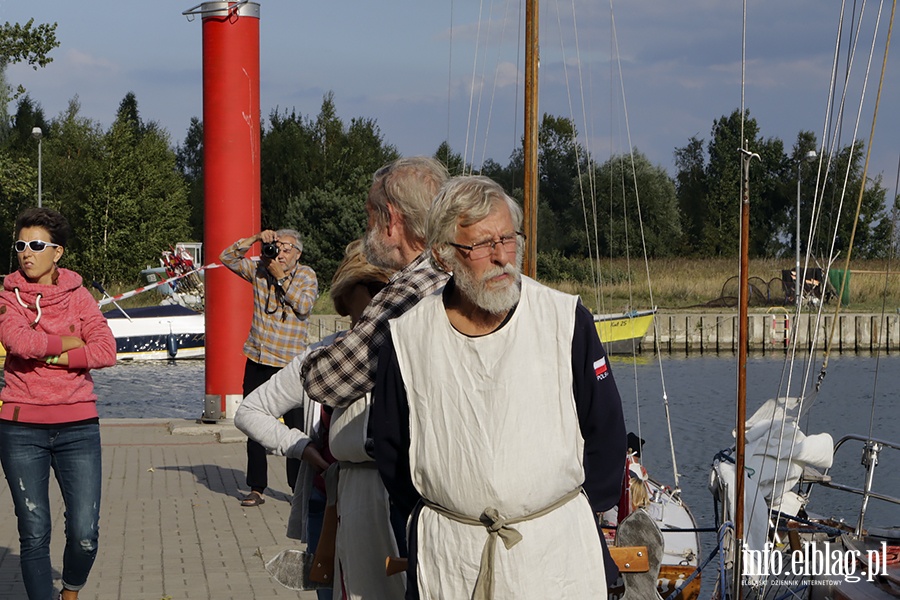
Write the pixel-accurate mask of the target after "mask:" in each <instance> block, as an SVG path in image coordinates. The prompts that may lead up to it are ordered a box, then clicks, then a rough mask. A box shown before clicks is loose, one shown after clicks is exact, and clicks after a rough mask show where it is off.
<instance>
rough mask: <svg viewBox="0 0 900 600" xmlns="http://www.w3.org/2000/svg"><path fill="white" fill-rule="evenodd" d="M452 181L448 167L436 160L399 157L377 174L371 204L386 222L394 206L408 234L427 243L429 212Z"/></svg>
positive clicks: (381, 220) (371, 189)
mask: <svg viewBox="0 0 900 600" xmlns="http://www.w3.org/2000/svg"><path fill="white" fill-rule="evenodd" d="M448 178H449V174H448V173H447V168H446V167H444V165H442V164H441V163H440V162H439V161H437V160H436V159H434V158H429V157H427V156H410V157H406V158H398V159H397V160H395V161H393V162H390V163H388V164H386V165H385V166H383V167H381V168H380V169H378V170H377V171H376V172H375V175H374V177H373V178H372V187H371V188H370V190H369V199H368V204H369V205H370V206H371V207H372V208H373V209H374V210H375V212H376V213H377V215H378V218H379V219H380V222H382V223H386V222H387V219H388V214H389V213H388V208H387V205H388V204H391V205H393V207H394V208H395V209H397V211H398V212H399V213H400V215H402V217H403V223H404V226H405V227H406V233H407V235H408V236H410V237H411V238H412V239H414V240H415V241H419V242H423V243H424V241H425V220H426V218H427V215H428V209H429V208H430V207H431V203H432V201H433V200H434V197H435V195H436V194H437V193H438V190H440V189H441V186H442V185H443V184H444V182H445V181H447V179H448Z"/></svg>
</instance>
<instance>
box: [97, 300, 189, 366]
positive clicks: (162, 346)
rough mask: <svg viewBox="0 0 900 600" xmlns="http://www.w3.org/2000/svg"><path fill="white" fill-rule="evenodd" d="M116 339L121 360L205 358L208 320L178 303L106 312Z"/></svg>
mask: <svg viewBox="0 0 900 600" xmlns="http://www.w3.org/2000/svg"><path fill="white" fill-rule="evenodd" d="M104 314H105V315H106V317H107V322H108V323H109V328H110V329H111V330H112V333H113V336H115V338H116V358H118V360H165V359H176V358H177V359H184V358H203V357H204V356H205V355H206V348H205V341H206V323H205V319H204V316H203V314H202V313H198V312H194V311H192V310H190V309H186V308H184V307H182V306H178V305H162V306H148V307H142V308H135V309H129V310H128V311H127V314H128V317H130V318H128V317H126V316H124V315H123V314H122V313H121V311H119V310H112V311H109V312H107V313H104Z"/></svg>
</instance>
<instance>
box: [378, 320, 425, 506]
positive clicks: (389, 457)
mask: <svg viewBox="0 0 900 600" xmlns="http://www.w3.org/2000/svg"><path fill="white" fill-rule="evenodd" d="M372 393H373V396H372V414H371V418H370V421H369V426H370V427H371V431H372V438H373V440H374V443H375V463H376V464H377V465H378V472H379V473H380V474H381V480H382V481H383V482H384V487H385V488H386V489H387V491H388V494H389V495H390V498H391V502H392V503H393V504H394V506H395V507H396V508H397V509H398V510H399V511H400V512H401V513H402V515H403V517H404V521H405V520H406V518H408V517H409V515H410V513H411V512H412V510H413V508H414V507H415V505H416V503H417V502H418V501H419V493H418V492H417V491H416V488H415V486H413V482H412V475H411V474H410V467H409V443H410V442H409V401H408V399H407V397H406V387H405V386H404V385H403V377H402V375H401V373H400V365H399V363H398V362H397V354H396V353H395V352H394V344H393V342H392V340H391V336H390V334H388V337H387V339H386V340H385V342H384V343H383V344H382V345H381V349H380V351H379V354H378V368H377V370H376V375H375V389H374V390H373V392H372Z"/></svg>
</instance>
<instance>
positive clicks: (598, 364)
mask: <svg viewBox="0 0 900 600" xmlns="http://www.w3.org/2000/svg"><path fill="white" fill-rule="evenodd" d="M608 370H609V366H608V365H607V364H606V358H605V357H604V358H601V359H600V360H597V361H594V375H596V376H597V379H601V378H602V377H603V375H604V374H605V373H606V372H607V371H608Z"/></svg>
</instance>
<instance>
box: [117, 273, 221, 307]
mask: <svg viewBox="0 0 900 600" xmlns="http://www.w3.org/2000/svg"><path fill="white" fill-rule="evenodd" d="M221 266H222V265H220V264H218V263H210V264H208V265H204V266H202V267H198V268H196V269H194V270H193V271H188V272H187V273H182V274H181V275H176V276H175V277H169V278H168V279H163V280H162V281H157V282H156V283H151V284H149V285H145V286H142V287H139V288H135V289H133V290H131V291H130V292H124V293H122V294H117V295H115V296H107V297H105V298H101V299H100V302H99V305H100V306H106V305H107V304H110V303H112V302H118V301H119V300H124V299H125V298H131V297H132V296H137V295H138V294H141V293H143V292H146V291H147V290H152V289H154V288H158V287H159V286H161V285H165V284H167V283H171V282H173V281H177V280H179V279H182V278H184V277H187V276H188V275H193V274H194V273H199V272H201V271H204V270H206V269H215V268H216V267H221Z"/></svg>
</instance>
